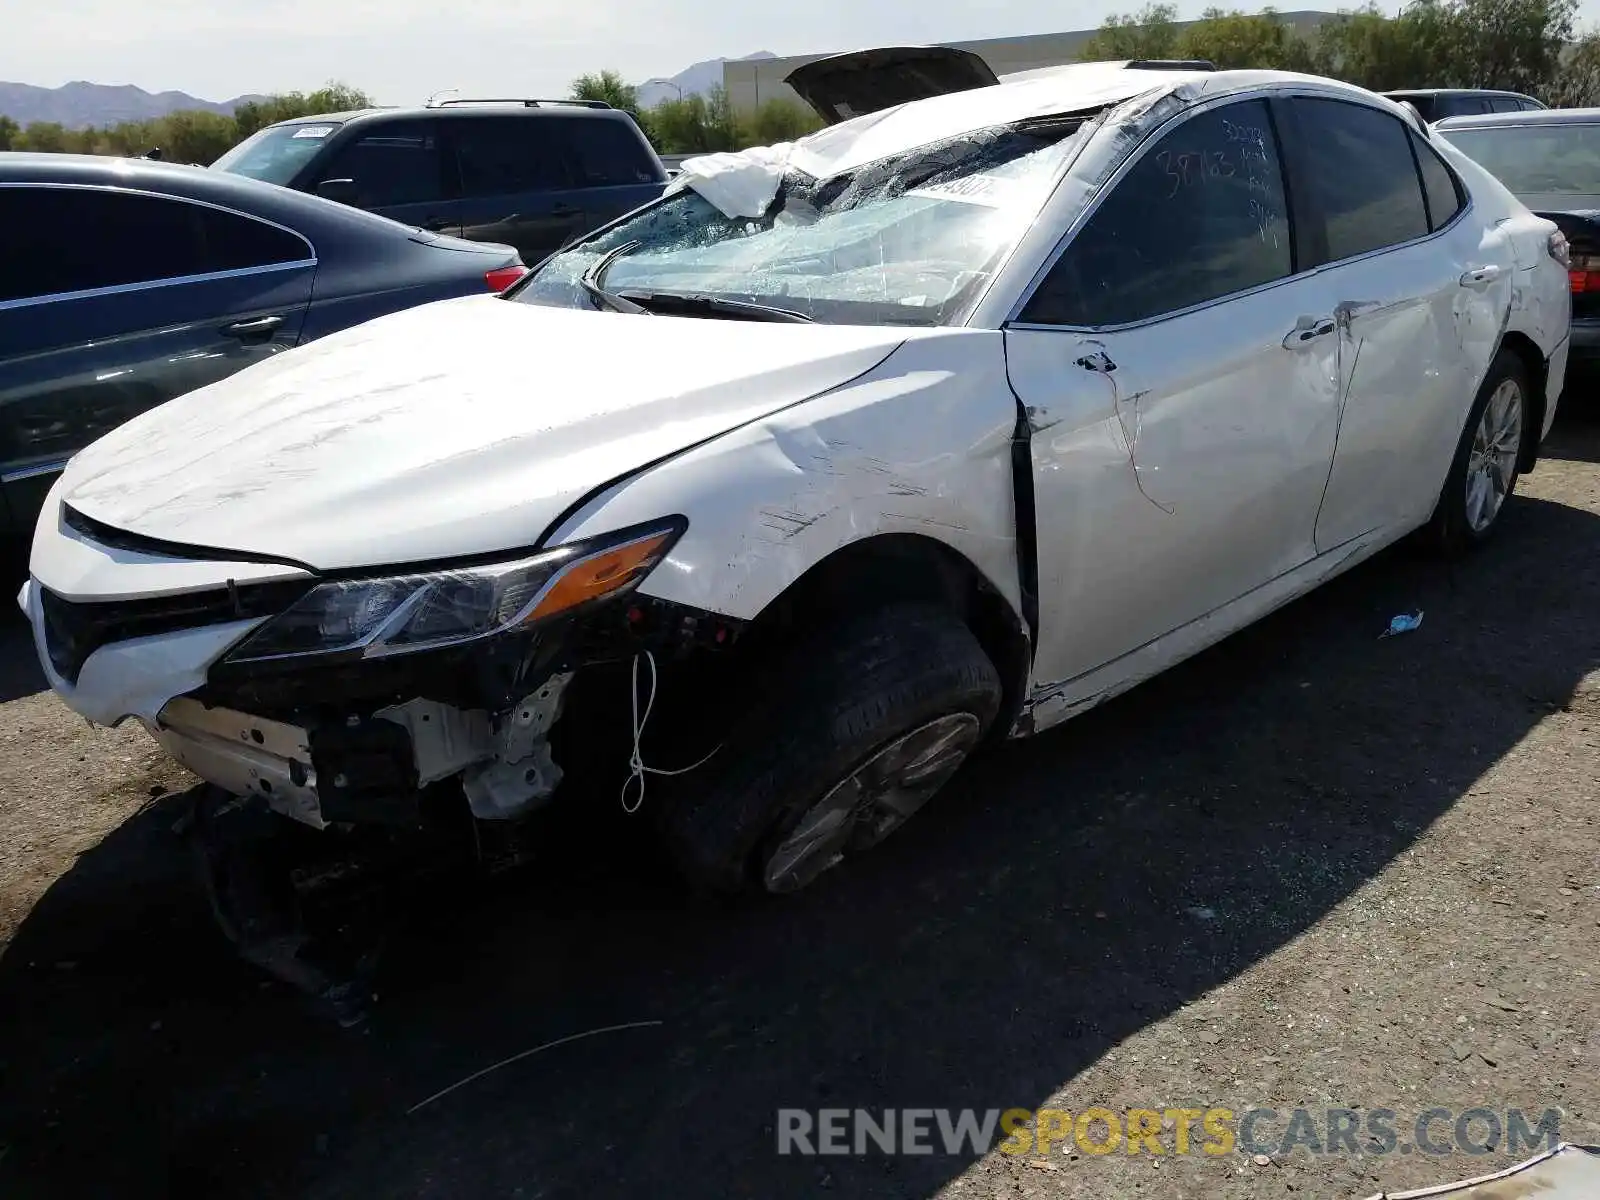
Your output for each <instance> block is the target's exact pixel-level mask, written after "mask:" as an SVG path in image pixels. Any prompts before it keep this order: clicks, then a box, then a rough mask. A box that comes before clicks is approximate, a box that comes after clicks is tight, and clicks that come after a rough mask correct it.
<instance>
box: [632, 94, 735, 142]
mask: <svg viewBox="0 0 1600 1200" xmlns="http://www.w3.org/2000/svg"><path fill="white" fill-rule="evenodd" d="M648 127H649V130H650V133H651V135H652V137H653V139H654V141H655V145H656V149H657V150H658V151H660V152H661V153H662V154H713V153H716V152H717V151H719V150H737V149H739V148H740V147H741V146H745V145H751V144H753V143H752V142H749V141H746V140H744V139H743V138H742V137H741V134H740V129H739V122H738V121H737V120H736V119H735V118H734V114H733V108H732V106H731V105H729V103H728V95H727V93H726V92H725V91H723V90H722V89H721V88H716V89H714V90H713V91H712V92H711V94H710V95H709V96H700V95H694V94H691V95H688V96H685V97H683V99H681V100H665V101H663V102H662V103H660V104H658V105H656V106H655V107H654V108H652V109H651V110H650V113H649V121H648Z"/></svg>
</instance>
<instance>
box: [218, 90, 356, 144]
mask: <svg viewBox="0 0 1600 1200" xmlns="http://www.w3.org/2000/svg"><path fill="white" fill-rule="evenodd" d="M371 107H372V97H370V96H368V95H367V94H366V93H365V92H363V91H361V90H360V89H358V88H353V87H351V86H349V85H348V84H344V83H339V82H336V81H335V82H330V83H327V84H325V85H324V86H323V87H321V88H318V89H317V90H316V91H314V92H312V93H311V94H310V95H306V94H305V93H303V92H281V93H278V94H276V95H272V96H268V97H266V98H265V99H263V100H249V101H246V102H245V103H243V104H241V105H239V107H238V108H236V109H234V110H233V120H234V124H235V125H236V126H237V132H236V138H237V140H239V141H243V140H244V139H245V138H247V137H249V136H250V135H251V134H253V133H255V132H256V131H257V130H260V129H265V128H266V127H267V126H268V125H273V124H276V123H277V122H279V121H289V120H293V119H294V118H295V117H315V116H320V115H321V114H323V113H336V112H352V111H354V110H356V109H362V108H371Z"/></svg>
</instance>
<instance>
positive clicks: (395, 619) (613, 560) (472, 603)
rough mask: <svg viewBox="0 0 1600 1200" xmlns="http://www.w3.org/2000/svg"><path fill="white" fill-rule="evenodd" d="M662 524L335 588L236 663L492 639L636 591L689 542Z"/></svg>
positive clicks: (314, 593)
mask: <svg viewBox="0 0 1600 1200" xmlns="http://www.w3.org/2000/svg"><path fill="white" fill-rule="evenodd" d="M683 530H684V523H683V521H682V520H671V521H663V522H659V523H657V524H654V525H650V526H644V527H641V528H636V529H631V530H624V531H622V532H621V533H618V534H614V535H610V536H608V537H604V538H597V539H594V540H591V541H587V542H579V543H576V544H573V545H570V546H561V547H558V548H556V549H554V550H547V551H544V552H542V553H540V554H535V555H532V556H530V557H527V558H520V559H515V560H513V561H510V562H499V563H489V564H486V565H484V566H475V567H458V568H452V569H449V570H438V571H419V572H417V573H415V574H410V575H392V576H386V577H382V578H367V579H339V580H329V581H328V582H326V583H322V584H319V585H317V586H316V587H314V588H312V589H311V591H310V592H308V593H306V595H305V596H304V597H302V598H301V600H300V601H299V602H298V603H297V604H295V606H294V607H293V608H291V609H289V610H288V611H287V612H285V613H283V614H282V615H281V616H277V617H274V618H273V619H272V620H270V621H268V622H267V623H266V624H265V625H263V626H261V627H260V628H259V629H257V630H256V631H255V632H254V633H252V634H251V635H250V636H249V637H247V638H245V639H244V641H242V642H240V643H239V644H238V646H236V647H235V648H234V649H233V651H232V653H230V654H229V655H228V657H227V661H228V662H229V663H249V662H262V661H266V660H269V659H284V658H299V657H304V656H311V655H315V656H317V657H330V656H331V657H335V658H379V657H382V656H384V655H389V654H405V653H410V652H412V651H416V650H433V649H437V648H439V647H442V646H453V645H456V644H459V643H461V642H470V641H474V640H476V639H478V638H484V637H490V636H492V635H494V634H497V633H504V632H506V631H507V630H512V629H518V628H522V627H525V626H528V625H531V624H533V623H534V622H536V621H542V620H544V619H546V618H547V617H552V616H555V615H557V614H558V613H565V612H571V611H572V610H574V609H577V608H580V607H582V606H584V605H587V604H591V603H593V602H595V601H597V600H604V599H611V598H615V597H617V596H621V595H624V594H626V593H627V592H629V591H632V590H633V589H634V588H635V587H637V586H638V584H639V581H640V580H642V579H643V578H644V577H645V576H646V575H648V574H649V573H650V571H651V569H652V568H654V567H655V565H656V564H657V563H659V562H660V561H661V560H662V559H663V558H664V557H666V554H667V551H669V550H670V549H672V545H673V543H674V542H676V541H677V540H678V538H679V536H680V535H681V534H682V533H683Z"/></svg>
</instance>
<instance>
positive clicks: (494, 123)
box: [211, 100, 667, 265]
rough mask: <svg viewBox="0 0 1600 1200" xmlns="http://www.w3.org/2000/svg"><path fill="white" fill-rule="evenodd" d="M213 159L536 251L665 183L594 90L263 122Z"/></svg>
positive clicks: (646, 151) (539, 254)
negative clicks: (572, 95) (591, 97)
mask: <svg viewBox="0 0 1600 1200" xmlns="http://www.w3.org/2000/svg"><path fill="white" fill-rule="evenodd" d="M211 165H212V167H213V168H214V169H216V170H220V171H231V172H232V173H234V174H236V175H249V176H251V177H253V178H255V179H261V180H265V181H266V182H268V183H276V184H281V185H283V186H284V187H291V188H295V189H297V190H299V191H302V192H314V193H316V194H318V195H321V196H326V197H328V198H329V199H332V200H339V201H343V202H344V203H346V204H352V205H354V206H355V207H357V208H365V209H368V210H370V211H372V212H376V213H380V214H382V215H383V216H386V217H392V218H393V219H394V220H396V221H401V222H404V223H405V224H407V225H414V226H419V227H421V228H423V229H428V230H433V231H435V232H439V233H449V234H454V235H456V236H457V237H465V238H471V239H472V240H474V241H481V242H500V243H503V244H506V245H511V246H515V247H516V248H517V250H518V251H520V252H521V254H522V258H523V261H524V262H527V263H529V264H530V265H531V264H533V263H537V262H539V261H540V260H541V259H543V258H545V257H546V256H547V255H549V254H551V253H553V252H554V251H556V250H557V249H559V248H560V247H561V246H562V245H563V244H565V243H566V242H568V241H570V240H572V239H573V238H575V237H577V236H580V235H581V234H584V233H588V232H589V231H591V230H593V229H596V228H598V227H599V226H601V225H603V224H605V223H606V222H607V221H610V220H611V219H612V218H614V217H617V216H620V215H622V214H623V213H625V212H627V211H628V210H630V209H633V208H636V207H638V206H639V205H641V204H644V203H646V202H647V201H650V200H653V199H655V197H656V196H658V195H660V194H661V190H662V188H663V187H664V186H665V184H666V180H667V174H666V171H665V169H664V168H663V167H662V165H661V160H660V159H659V158H657V157H656V153H655V151H654V150H653V149H651V147H650V143H649V142H648V141H647V140H646V139H645V136H644V133H643V131H641V130H640V128H639V126H638V125H637V124H635V122H634V120H633V118H632V117H630V116H629V115H628V114H627V113H625V112H622V111H621V110H619V109H614V108H611V107H609V106H608V105H605V104H601V103H599V102H596V101H574V100H447V101H444V102H442V103H438V104H432V105H429V106H428V107H425V108H413V109H394V108H391V109H365V110H362V111H360V112H348V113H330V114H328V115H326V116H319V117H301V118H297V119H296V120H292V121H282V122H280V123H278V124H276V125H269V126H267V127H266V128H265V129H262V130H260V131H259V132H257V133H255V134H253V135H252V136H250V137H248V138H246V139H245V140H244V141H242V142H240V143H239V144H238V145H237V146H235V147H234V148H233V149H232V150H229V151H228V152H227V153H226V154H224V155H223V156H222V157H221V158H219V159H217V161H216V162H214V163H212V164H211Z"/></svg>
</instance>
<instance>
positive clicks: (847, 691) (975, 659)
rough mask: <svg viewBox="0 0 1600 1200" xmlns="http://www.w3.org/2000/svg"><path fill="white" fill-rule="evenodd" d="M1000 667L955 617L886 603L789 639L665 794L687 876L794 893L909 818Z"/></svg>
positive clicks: (723, 886)
mask: <svg viewBox="0 0 1600 1200" xmlns="http://www.w3.org/2000/svg"><path fill="white" fill-rule="evenodd" d="M1000 697H1001V684H1000V676H999V673H998V672H997V671H996V670H995V667H994V664H993V663H991V662H990V661H989V658H988V656H987V655H986V654H985V653H984V652H983V649H982V647H981V646H979V645H978V642H977V639H976V638H974V637H973V635H972V633H971V632H970V631H969V630H968V629H967V627H966V626H965V625H963V624H962V623H961V622H960V621H959V620H958V619H957V618H956V617H955V616H954V615H952V614H950V613H947V612H944V611H942V610H939V609H931V608H926V607H922V606H894V607H890V608H886V609H883V610H881V611H879V612H875V613H871V614H866V615H863V616H859V617H856V618H854V619H852V620H849V621H847V622H845V623H844V624H843V625H842V626H840V627H838V628H837V629H834V630H830V631H827V632H826V633H824V634H822V635H820V636H817V637H814V638H812V639H811V640H810V641H809V642H808V643H806V644H805V645H802V646H800V647H798V648H797V650H796V651H795V652H794V653H793V654H791V655H790V656H788V658H787V659H786V661H785V662H784V663H783V664H782V669H780V670H778V671H775V672H773V673H772V675H771V676H770V682H769V684H768V686H767V693H766V695H765V697H764V698H763V699H762V700H760V701H759V702H757V704H756V706H755V708H754V709H753V710H752V711H751V713H750V715H749V716H748V717H747V718H746V719H744V720H743V721H742V722H741V723H740V725H739V727H738V728H737V729H736V730H735V732H734V733H733V734H732V735H731V736H730V737H729V739H728V741H727V742H726V743H725V744H724V746H723V749H722V750H721V752H720V753H719V754H718V755H717V756H716V760H714V762H715V761H720V762H721V763H722V764H723V765H722V768H721V772H720V774H719V775H717V776H715V777H714V778H712V779H710V780H708V781H707V786H705V787H704V788H703V789H699V790H696V789H695V788H694V787H693V784H692V783H690V781H689V780H685V781H684V782H686V783H690V786H689V787H687V788H685V789H684V790H683V791H682V794H681V795H679V796H678V797H677V798H676V799H675V800H673V801H672V802H671V803H670V806H669V809H668V811H667V812H666V813H665V815H664V825H665V833H666V837H667V843H668V846H669V847H670V849H671V851H672V854H673V857H674V858H675V860H676V862H677V864H678V866H679V868H680V870H681V871H682V872H683V873H684V874H685V875H686V876H687V877H688V878H689V880H690V881H691V882H692V883H695V884H697V885H699V886H702V887H706V888H709V889H712V890H715V891H720V892H738V891H745V890H756V891H766V892H792V891H798V890H799V889H800V888H803V887H805V886H806V885H807V884H809V883H811V882H812V881H813V880H815V879H816V878H817V877H818V876H820V875H821V874H823V873H824V872H825V871H828V870H829V869H831V868H832V867H835V866H837V865H838V864H839V863H841V862H842V861H844V860H845V859H847V858H850V857H853V856H854V855H857V854H860V853H862V852H863V851H865V850H869V849H871V848H872V847H873V846H875V845H877V844H878V843H879V842H881V841H883V839H884V838H886V837H888V836H889V835H890V834H891V833H893V832H894V831H895V830H897V829H899V828H900V827H901V826H902V825H904V824H905V822H906V821H907V820H909V819H910V818H911V817H912V816H913V815H914V814H915V813H916V812H917V811H918V810H920V809H921V808H922V806H923V805H924V804H926V803H927V801H928V800H929V799H931V798H932V796H933V795H934V793H935V792H937V791H938V790H939V789H940V788H941V787H943V786H944V784H945V783H946V782H947V781H948V780H949V779H950V777H951V776H953V775H954V774H955V773H956V771H957V769H959V768H960V766H961V764H962V763H963V762H965V761H966V760H967V758H968V756H969V755H970V754H971V753H972V751H973V750H974V749H975V748H976V747H977V745H978V743H979V742H980V741H981V740H982V738H983V735H984V733H985V732H986V731H987V730H988V728H989V726H990V725H991V724H992V723H993V722H994V719H995V715H996V713H997V712H998V711H999V708H1000Z"/></svg>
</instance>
